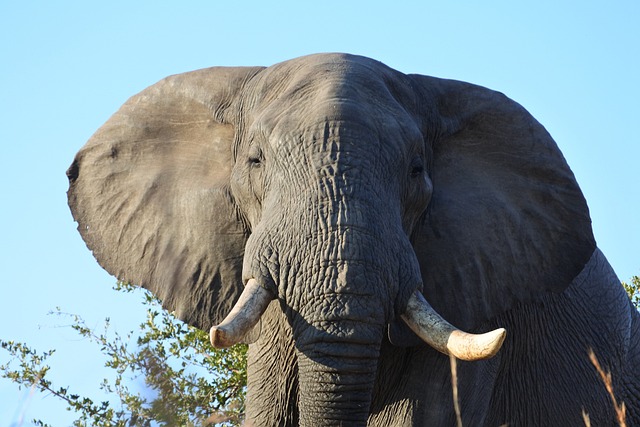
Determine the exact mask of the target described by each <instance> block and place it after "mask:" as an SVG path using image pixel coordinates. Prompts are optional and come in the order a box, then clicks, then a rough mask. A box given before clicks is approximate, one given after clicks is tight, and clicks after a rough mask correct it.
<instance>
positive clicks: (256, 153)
mask: <svg viewBox="0 0 640 427" xmlns="http://www.w3.org/2000/svg"><path fill="white" fill-rule="evenodd" d="M248 157H249V158H248V163H249V166H251V167H259V166H261V165H262V150H260V149H259V148H258V147H255V146H254V147H253V148H252V149H251V150H250V151H249V156H248Z"/></svg>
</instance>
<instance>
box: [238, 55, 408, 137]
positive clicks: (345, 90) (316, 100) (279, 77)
mask: <svg viewBox="0 0 640 427" xmlns="http://www.w3.org/2000/svg"><path fill="white" fill-rule="evenodd" d="M402 76H403V75H402V74H400V73H398V72H395V71H394V70H391V69H390V68H388V67H386V66H384V65H383V64H381V63H378V62H376V61H373V60H371V59H368V58H363V57H358V56H353V55H344V54H320V55H313V56H309V57H302V58H297V59H294V60H291V61H287V62H284V63H281V64H276V65H274V66H272V67H269V68H267V69H265V70H264V74H263V75H262V76H260V78H258V79H257V80H256V81H255V82H252V85H251V86H250V88H249V91H248V97H249V98H251V99H250V100H249V105H251V108H249V109H250V110H251V111H250V112H249V115H250V119H249V122H250V123H249V126H250V127H251V131H252V132H253V133H256V134H262V135H269V136H276V137H279V136H281V135H284V134H289V133H291V132H300V133H308V132H311V133H317V130H318V128H325V127H327V126H329V127H337V126H338V125H340V126H342V127H344V126H346V125H348V126H351V127H353V126H357V127H359V128H360V130H361V131H362V130H366V129H369V130H371V131H373V132H376V133H378V134H380V133H383V132H387V133H388V132H393V133H395V134H396V135H397V133H398V132H399V131H402V132H403V133H406V132H409V133H415V134H416V136H418V134H419V132H418V131H417V128H416V127H415V124H414V123H413V120H412V118H411V117H409V115H408V114H407V112H406V110H405V109H404V107H403V106H402V105H401V104H400V102H399V101H398V98H399V96H398V93H397V88H398V87H399V86H402V83H401V82H402ZM390 86H393V89H391V88H390ZM394 92H396V93H394ZM274 134H275V135H274Z"/></svg>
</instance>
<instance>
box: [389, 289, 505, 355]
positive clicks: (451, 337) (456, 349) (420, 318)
mask: <svg viewBox="0 0 640 427" xmlns="http://www.w3.org/2000/svg"><path fill="white" fill-rule="evenodd" d="M401 317H402V320H404V321H405V323H406V324H407V325H408V326H409V328H411V330H412V331H413V332H415V333H416V335H418V336H419V337H420V338H421V339H422V340H424V341H425V342H426V343H427V344H429V345H430V346H431V347H433V348H435V349H436V350H438V351H439V352H441V353H444V354H447V355H452V356H455V357H457V358H458V359H461V360H483V359H489V358H491V357H493V356H495V354H496V353H497V352H498V350H500V347H501V346H502V343H503V342H504V339H505V337H506V334H507V331H506V330H505V329H503V328H499V329H495V330H493V331H490V332H487V333H485V334H469V333H467V332H463V331H461V330H459V329H457V328H456V327H454V326H453V325H451V324H450V323H449V322H447V321H446V320H444V319H443V318H442V316H440V315H439V314H438V313H437V312H436V311H435V310H434V309H433V307H431V305H430V304H429V303H428V302H427V300H425V298H424V296H422V294H421V293H420V292H419V291H416V292H415V293H414V294H413V295H411V298H409V302H408V304H407V309H406V311H405V312H404V314H402V315H401Z"/></svg>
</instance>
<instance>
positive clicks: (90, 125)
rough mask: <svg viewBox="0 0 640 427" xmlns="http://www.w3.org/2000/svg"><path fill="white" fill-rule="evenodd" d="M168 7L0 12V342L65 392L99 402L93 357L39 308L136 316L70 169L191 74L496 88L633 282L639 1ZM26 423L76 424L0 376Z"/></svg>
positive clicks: (8, 417)
mask: <svg viewBox="0 0 640 427" xmlns="http://www.w3.org/2000/svg"><path fill="white" fill-rule="evenodd" d="M167 3H168V2H167ZM163 4H164V2H151V1H148V2H147V1H139V2H134V1H126V2H125V1H107V2H86V1H84V2H79V1H78V2H64V1H60V2H45V1H40V2H37V1H20V2H18V1H15V2H11V1H8V0H4V1H2V0H0V123H1V125H0V144H2V145H1V151H0V174H1V175H0V186H1V193H0V194H1V197H2V199H1V200H2V205H1V208H0V224H1V226H0V227H1V234H0V286H1V289H2V292H1V293H0V303H1V304H2V306H1V308H0V338H2V339H5V340H7V339H13V340H22V341H26V342H28V343H30V344H31V345H32V346H33V347H36V348H38V349H40V350H47V349H49V348H55V349H57V350H58V351H57V353H56V355H55V356H54V358H53V359H51V364H52V365H54V369H52V373H51V375H52V379H57V380H59V381H60V385H67V384H71V385H73V386H74V387H75V389H77V390H79V391H80V392H81V393H92V390H95V389H97V384H98V383H99V381H100V379H101V378H102V376H103V374H104V371H103V369H102V368H101V366H102V363H103V362H102V360H101V359H100V358H99V352H98V351H97V350H95V349H94V348H93V347H92V346H91V345H89V344H88V343H86V342H83V341H80V340H78V338H77V337H76V336H75V334H74V333H73V332H72V331H70V330H69V328H68V327H64V325H65V324H66V323H68V322H67V321H65V320H64V319H59V318H56V317H53V316H48V315H47V312H48V311H50V310H52V309H54V308H55V307H56V306H59V307H61V308H62V309H63V310H64V311H67V312H72V313H77V314H80V315H82V316H84V317H85V318H86V319H87V321H88V324H89V325H96V326H99V325H100V324H101V322H102V319H104V317H107V316H110V317H111V319H112V323H113V325H114V328H117V329H118V330H120V331H123V332H126V331H128V330H129V329H135V328H136V325H137V324H138V323H139V321H140V320H141V319H142V317H143V315H144V307H143V306H142V304H141V299H140V297H139V296H137V295H135V294H133V295H131V294H122V293H119V292H116V291H113V290H112V289H111V287H112V285H113V284H114V283H115V279H114V278H113V277H110V276H109V275H108V274H107V273H105V272H104V271H103V270H101V268H100V267H99V266H98V264H97V263H96V262H95V260H94V259H93V257H92V256H91V254H90V252H89V251H88V250H87V248H86V247H85V245H84V243H83V242H82V240H81V239H80V236H79V234H78V233H77V231H76V229H75V227H76V226H75V224H74V222H73V220H72V218H71V215H70V213H69V209H68V208H67V204H66V195H65V192H66V190H67V179H66V176H65V170H66V169H67V167H68V166H69V164H70V163H71V161H72V159H73V156H74V154H75V153H76V151H77V150H78V149H79V148H80V147H81V146H82V145H83V144H84V143H85V141H86V140H87V139H88V138H89V137H90V136H91V134H92V133H93V132H94V131H95V130H96V129H97V128H98V127H99V126H100V125H101V124H102V123H104V122H105V121H106V120H107V119H108V118H109V116H110V115H111V114H112V113H114V112H115V111H116V110H117V109H118V108H119V106H120V105H121V104H122V103H123V102H124V101H125V100H126V99H127V98H128V97H129V96H131V95H133V94H135V93H137V92H139V91H140V90H142V89H144V88H145V87H146V86H148V85H150V84H153V83H154V82H156V81H157V80H159V79H161V78H163V77H165V76H167V75H169V74H175V73H180V72H183V71H189V70H193V69H197V68H203V67H208V66H213V65H230V66H231V65H271V64H274V63H276V62H280V61H283V60H286V59H290V58H293V57H296V56H300V55H305V54H309V53H315V52H327V51H341V52H350V53H356V54H361V55H365V56H370V57H373V58H375V59H378V60H381V61H382V62H384V63H386V64H387V65H389V66H391V67H393V68H396V69H398V70H400V71H403V72H407V73H409V72H411V73H421V74H428V75H433V76H437V77H445V78H453V79H458V80H465V81H469V82H472V83H476V84H480V85H483V86H487V87H490V88H492V89H496V90H499V91H501V92H503V93H505V94H507V95H508V96H509V97H511V98H513V99H515V100H516V101H518V102H519V103H521V104H522V105H523V106H524V107H525V108H527V109H528V110H529V111H530V112H531V113H532V114H533V115H534V116H535V117H536V118H537V119H538V120H539V121H540V122H541V123H542V124H543V125H545V127H546V128H547V130H549V132H550V133H551V134H552V135H553V136H554V138H555V140H556V141H557V143H558V145H559V146H560V148H561V149H562V151H563V152H564V154H565V157H566V158H567V160H568V162H569V164H570V165H571V166H572V169H573V171H574V173H575V175H576V177H577V180H578V182H579V183H580V185H581V188H582V190H583V192H584V193H585V196H586V198H587V201H588V203H589V206H590V210H591V216H592V220H593V227H594V231H595V235H596V239H597V241H598V244H599V246H600V247H601V249H602V250H603V251H604V253H605V255H607V257H608V258H609V260H610V262H611V264H612V265H613V266H614V268H615V269H616V271H617V272H618V275H619V277H620V278H621V279H623V280H628V279H629V278H630V277H631V276H632V275H640V256H639V254H640V243H639V242H640V225H639V222H640V221H638V218H639V217H640V198H639V194H640V189H639V187H640V167H639V165H640V162H639V160H638V159H639V158H640V137H639V136H638V132H637V126H638V124H640V102H639V100H640V85H639V83H638V77H639V76H640V25H639V24H638V23H639V22H640V2H638V1H637V0H620V1H615V0H614V1H609V2H601V1H597V2H596V1H589V0H586V1H565V2H560V1H557V0H552V1H546V0H542V1H541V0H538V1H535V2H533V1H532V2H516V1H513V0H509V1H492V0H488V1H483V2H479V1H474V2H472V1H438V2H433V1H430V0H419V1H413V2H407V1H402V0H395V1H393V2H392V1H385V2H380V1H373V0H369V1H348V0H323V1H317V2H316V1H313V2H306V1H300V0H296V1H280V2H278V1H274V2H267V1H253V0H245V1H242V2H234V1H228V2H225V3H223V2H219V1H213V0H212V1H201V2H197V1H194V2H188V1H185V2H180V3H179V6H174V7H170V6H163ZM176 4H178V3H176ZM5 358H6V353H5V352H3V351H2V350H0V363H2V362H4V361H5ZM23 415H24V416H25V417H26V420H29V419H31V418H33V417H44V419H45V421H47V422H50V423H52V424H53V425H56V426H66V425H69V424H70V420H71V419H72V418H71V417H70V415H69V414H68V413H67V412H66V411H64V409H63V407H62V406H61V405H60V404H59V403H58V402H57V401H56V400H55V399H54V398H53V397H47V396H42V395H39V394H35V395H33V396H30V395H29V392H28V390H27V391H25V390H22V391H19V390H18V389H17V388H16V387H15V386H14V385H13V384H11V383H10V382H8V381H7V380H0V427H4V426H9V425H11V424H12V423H17V422H18V420H19V418H20V417H21V416H23ZM24 425H28V422H27V421H25V424H24Z"/></svg>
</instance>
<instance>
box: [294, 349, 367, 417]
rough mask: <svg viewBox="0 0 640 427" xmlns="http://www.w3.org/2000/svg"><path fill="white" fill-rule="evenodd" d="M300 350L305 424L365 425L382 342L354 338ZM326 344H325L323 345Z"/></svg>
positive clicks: (300, 403) (301, 409)
mask: <svg viewBox="0 0 640 427" xmlns="http://www.w3.org/2000/svg"><path fill="white" fill-rule="evenodd" d="M319 344H320V343H316V344H315V345H314V346H313V347H316V349H315V350H313V351H306V350H302V349H299V350H298V352H297V353H298V372H299V391H300V395H299V401H298V403H299V410H300V425H301V426H307V427H309V426H314V427H315V426H336V425H349V426H365V425H366V424H367V419H368V416H369V412H370V406H371V399H372V390H373V388H374V382H375V379H376V371H377V365H378V357H379V345H368V344H357V343H353V342H345V343H341V344H339V343H334V345H333V346H330V347H329V346H327V345H326V343H325V344H324V345H320V349H318V345H319ZM322 347H324V348H322Z"/></svg>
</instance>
